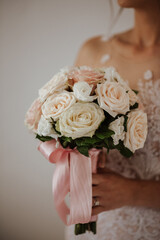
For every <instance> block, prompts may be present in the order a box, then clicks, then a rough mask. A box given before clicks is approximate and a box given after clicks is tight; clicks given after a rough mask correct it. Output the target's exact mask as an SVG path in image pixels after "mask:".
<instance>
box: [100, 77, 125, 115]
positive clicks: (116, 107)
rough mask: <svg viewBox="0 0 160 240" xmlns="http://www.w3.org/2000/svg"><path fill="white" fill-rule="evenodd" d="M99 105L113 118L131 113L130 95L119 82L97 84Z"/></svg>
mask: <svg viewBox="0 0 160 240" xmlns="http://www.w3.org/2000/svg"><path fill="white" fill-rule="evenodd" d="M96 91H97V95H98V103H99V105H100V107H101V108H103V109H104V110H105V111H106V112H108V113H109V114H110V115H111V116H112V117H116V115H117V114H125V113H126V112H127V111H129V95H128V93H127V92H126V90H125V88H124V87H123V86H121V85H120V84H119V83H117V82H107V81H106V82H105V83H102V84H97V90H96Z"/></svg>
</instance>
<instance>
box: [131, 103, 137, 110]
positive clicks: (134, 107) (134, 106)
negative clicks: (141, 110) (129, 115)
mask: <svg viewBox="0 0 160 240" xmlns="http://www.w3.org/2000/svg"><path fill="white" fill-rule="evenodd" d="M136 108H138V103H137V102H136V103H135V104H134V105H133V106H130V110H133V109H136Z"/></svg>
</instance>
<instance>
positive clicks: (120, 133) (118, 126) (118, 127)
mask: <svg viewBox="0 0 160 240" xmlns="http://www.w3.org/2000/svg"><path fill="white" fill-rule="evenodd" d="M108 128H109V129H110V130H112V131H114V132H115V133H114V134H113V135H111V137H112V138H113V142H114V145H117V144H118V143H119V140H122V141H123V140H124V136H125V132H124V117H123V116H122V117H119V118H117V119H116V120H114V121H113V122H111V123H110V124H109V127H108Z"/></svg>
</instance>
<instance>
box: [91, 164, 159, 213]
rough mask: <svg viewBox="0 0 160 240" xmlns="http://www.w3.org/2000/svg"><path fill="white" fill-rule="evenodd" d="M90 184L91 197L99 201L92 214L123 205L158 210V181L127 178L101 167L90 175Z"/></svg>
mask: <svg viewBox="0 0 160 240" xmlns="http://www.w3.org/2000/svg"><path fill="white" fill-rule="evenodd" d="M92 184H93V186H92V193H93V198H94V197H96V198H97V199H98V201H99V202H100V206H96V207H93V208H92V215H95V214H98V213H100V212H103V211H108V210H112V209H116V208H120V207H123V206H137V207H140V206H141V207H149V208H155V209H159V210H160V181H154V180H137V179H128V178H125V177H123V176H121V175H119V174H117V173H114V172H111V171H110V170H107V169H105V168H103V169H99V170H98V173H97V174H93V175H92Z"/></svg>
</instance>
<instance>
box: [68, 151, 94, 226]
mask: <svg viewBox="0 0 160 240" xmlns="http://www.w3.org/2000/svg"><path fill="white" fill-rule="evenodd" d="M91 183H92V171H91V159H90V158H89V157H86V156H84V155H82V154H80V153H79V152H78V151H75V152H71V153H70V218H69V224H76V223H87V222H89V221H90V217H91V210H92V184H91Z"/></svg>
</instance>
